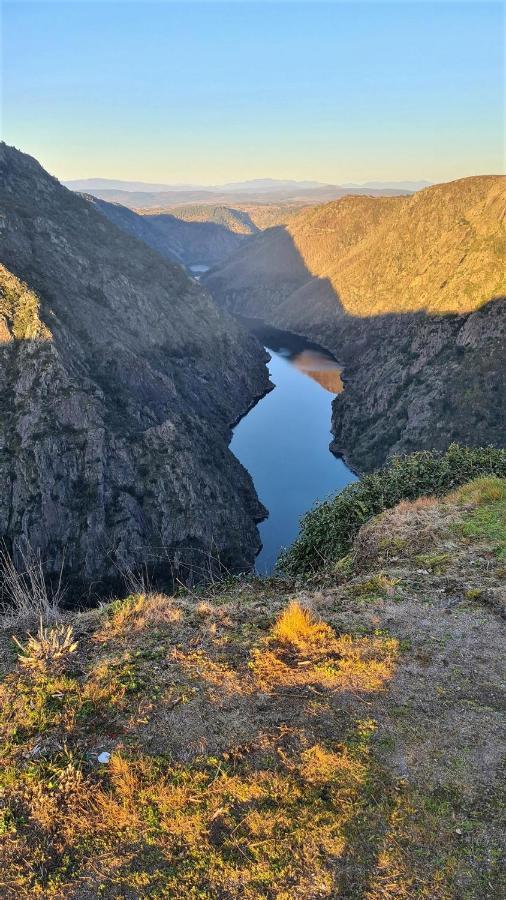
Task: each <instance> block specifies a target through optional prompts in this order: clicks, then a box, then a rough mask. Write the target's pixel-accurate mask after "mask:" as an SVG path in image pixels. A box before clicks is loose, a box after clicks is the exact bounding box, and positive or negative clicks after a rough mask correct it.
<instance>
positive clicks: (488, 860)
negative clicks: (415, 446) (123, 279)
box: [0, 478, 506, 900]
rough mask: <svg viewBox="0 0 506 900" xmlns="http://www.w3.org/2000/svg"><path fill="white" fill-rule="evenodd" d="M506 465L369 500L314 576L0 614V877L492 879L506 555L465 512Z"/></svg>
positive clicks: (451, 896) (77, 898)
mask: <svg viewBox="0 0 506 900" xmlns="http://www.w3.org/2000/svg"><path fill="white" fill-rule="evenodd" d="M438 484H439V483H438ZM505 487H506V483H505V482H504V481H502V482H501V481H500V480H499V479H497V478H488V479H481V480H480V481H479V482H475V483H474V484H473V485H472V486H471V487H470V488H467V489H465V491H463V492H457V493H454V494H453V495H452V496H450V497H447V498H446V499H444V500H443V501H436V500H433V501H431V502H428V501H423V502H422V501H415V502H413V503H403V504H401V505H400V506H398V507H396V508H395V509H392V510H389V511H387V512H385V513H384V514H383V515H382V516H381V517H379V519H377V520H375V521H374V522H371V523H370V524H369V525H367V526H366V527H365V528H364V529H362V531H361V532H360V534H359V536H358V538H357V541H356V544H355V547H354V551H353V554H352V555H351V557H350V560H349V563H348V566H347V574H346V576H344V575H343V573H342V571H341V572H340V571H338V572H335V571H334V572H331V571H329V572H328V573H327V581H326V582H323V587H322V584H320V585H318V590H316V591H312V590H311V588H310V586H308V585H307V584H306V585H304V588H303V590H302V591H300V593H297V589H296V588H295V587H294V585H293V584H292V583H290V582H287V581H283V580H275V579H269V580H261V579H251V580H249V581H244V580H243V581H240V580H236V581H231V582H230V583H228V584H222V585H215V587H214V588H213V589H207V590H206V591H201V592H200V593H199V594H197V595H196V594H191V593H180V594H179V595H177V596H174V597H167V596H163V595H144V594H138V595H133V596H130V597H128V598H126V599H125V600H122V601H116V602H115V603H111V604H109V605H107V606H104V607H102V608H101V609H98V610H92V611H89V612H86V613H81V614H78V615H76V614H74V615H70V614H68V615H67V616H66V619H67V621H66V622H64V623H62V625H61V626H59V627H56V628H49V629H41V630H40V631H39V633H38V635H35V636H34V638H33V639H32V640H31V641H28V640H27V637H26V635H23V633H22V632H21V631H20V630H18V631H17V634H16V637H17V639H18V641H19V644H17V645H16V644H14V642H13V641H12V638H11V632H10V631H7V632H4V633H3V634H2V633H1V632H0V672H3V678H2V680H1V682H0V709H1V713H0V736H1V741H2V743H1V746H0V789H1V795H2V812H1V814H0V854H1V869H0V885H1V893H2V897H5V898H6V900H22V898H33V897H40V898H44V900H49V898H54V900H98V898H105V900H113V898H118V897H129V898H132V900H137V898H139V900H140V898H160V900H162V898H167V900H168V898H170V900H190V898H196V897H198V898H201V900H215V898H217V897H220V898H224V900H235V898H236V897H242V898H244V900H261V898H262V900H265V898H267V900H315V898H318V900H335V898H336V897H342V898H349V900H363V898H364V897H367V898H368V900H490V898H492V897H494V898H495V897H499V896H502V889H503V887H504V884H503V883H502V882H501V865H500V863H501V833H500V821H501V819H500V817H501V808H502V807H501V803H502V788H501V773H500V763H501V752H502V738H501V731H502V733H504V731H503V729H504V715H503V710H504V707H503V706H501V698H500V694H499V690H498V688H497V685H498V684H499V682H500V679H501V677H502V673H501V669H503V668H504V659H505V658H506V654H504V648H503V641H502V635H501V632H500V629H499V628H498V624H499V622H500V620H499V619H498V616H497V611H496V609H497V598H498V597H499V595H500V592H501V579H502V580H503V579H504V566H503V565H501V561H500V559H499V558H497V556H496V555H495V550H494V548H495V547H496V546H497V542H498V536H497V533H496V529H495V526H494V528H493V534H492V535H491V536H490V533H489V529H488V526H483V527H482V528H481V530H480V533H479V534H475V535H473V536H472V537H470V536H468V535H466V534H464V533H463V529H465V523H466V522H469V521H471V520H472V519H473V517H476V516H478V515H479V516H481V517H482V520H483V521H484V520H485V519H486V520H487V521H489V519H490V517H494V516H495V513H496V512H497V505H498V504H501V503H503V502H504V495H505ZM480 527H481V526H480ZM443 570H444V572H443ZM502 583H503V582H502ZM68 626H70V629H69V627H68ZM19 645H21V647H20V646H19ZM76 645H77V646H76ZM22 648H25V649H24V650H23V649H22Z"/></svg>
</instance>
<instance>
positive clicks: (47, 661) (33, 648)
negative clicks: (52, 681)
mask: <svg viewBox="0 0 506 900" xmlns="http://www.w3.org/2000/svg"><path fill="white" fill-rule="evenodd" d="M13 640H14V642H15V643H16V644H17V646H18V648H19V650H20V653H19V656H18V661H19V663H20V664H21V665H22V666H24V667H25V668H26V669H31V670H32V671H39V672H48V671H51V672H52V673H53V674H54V673H55V672H58V671H61V670H62V669H63V668H64V667H65V665H66V663H67V661H68V658H69V656H70V655H71V654H72V653H75V651H76V650H77V641H74V629H73V628H72V625H55V626H54V627H53V628H45V627H44V626H43V624H42V620H41V622H40V626H39V630H38V632H37V635H36V636H35V637H34V636H33V635H31V634H30V635H29V636H28V641H27V642H26V644H24V645H23V644H21V643H20V641H18V639H17V638H13Z"/></svg>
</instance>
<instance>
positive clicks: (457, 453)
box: [276, 444, 506, 575]
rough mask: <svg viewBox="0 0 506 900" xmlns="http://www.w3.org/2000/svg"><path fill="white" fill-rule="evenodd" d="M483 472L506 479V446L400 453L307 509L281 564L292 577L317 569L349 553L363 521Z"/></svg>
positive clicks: (435, 493) (279, 564) (278, 567)
mask: <svg viewBox="0 0 506 900" xmlns="http://www.w3.org/2000/svg"><path fill="white" fill-rule="evenodd" d="M479 475H498V476H499V477H502V478H504V477H506V450H504V449H497V448H495V447H460V446H459V445H458V444H452V445H451V446H450V447H449V448H448V450H447V451H446V452H445V453H438V452H435V451H430V450H422V451H420V452H419V453H412V454H411V455H409V456H399V457H395V458H394V459H393V460H392V461H391V462H390V464H389V465H388V466H386V467H385V468H383V469H379V470H378V471H377V472H373V473H372V474H370V475H365V476H364V477H363V478H362V479H361V480H360V481H357V482H355V483H354V484H350V485H348V487H346V488H345V489H344V490H343V491H341V493H340V494H337V495H336V496H335V497H332V498H330V499H328V500H325V501H324V502H323V503H321V504H319V505H318V506H316V507H315V508H314V509H312V510H310V511H309V512H308V513H306V515H305V516H304V517H303V518H302V519H301V529H300V534H299V536H298V538H297V540H296V541H295V542H294V543H293V544H292V545H291V547H288V548H287V549H285V550H284V551H283V552H282V553H281V555H280V557H279V559H278V562H277V564H276V568H277V569H278V570H279V571H283V572H284V573H286V574H287V575H308V574H311V573H313V572H317V571H318V570H319V569H322V568H324V567H325V566H327V565H328V564H329V563H333V562H336V561H337V560H338V559H341V557H343V556H345V555H346V554H347V553H348V552H349V549H350V546H351V544H352V542H353V539H354V537H355V535H356V534H357V532H358V530H359V528H360V527H361V525H363V524H364V522H367V521H368V519H371V518H372V517H373V516H375V515H377V514H378V513H380V512H382V511H383V510H384V509H388V508H389V507H392V506H395V505H396V504H397V503H399V502H400V501H401V500H415V499H416V498H417V497H423V496H428V495H435V496H443V495H444V494H447V493H448V492H449V491H451V490H452V489H453V488H456V487H459V486H460V485H462V484H465V483H466V482H467V481H470V480H471V479H472V478H477V477H478V476H479Z"/></svg>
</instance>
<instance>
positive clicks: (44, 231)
mask: <svg viewBox="0 0 506 900" xmlns="http://www.w3.org/2000/svg"><path fill="white" fill-rule="evenodd" d="M0 176H1V178H0V185H1V187H0V214H1V219H0V221H1V228H2V242H1V253H0V262H1V263H2V266H1V269H0V341H1V343H0V410H1V416H0V449H1V453H0V483H1V485H2V490H1V492H0V538H1V539H2V540H5V541H6V542H7V545H8V547H11V548H12V549H13V553H14V556H15V558H16V560H17V561H18V562H20V559H21V555H22V553H23V550H24V548H25V547H26V544H27V542H28V543H29V544H30V546H31V548H32V550H33V551H34V552H35V551H38V552H40V554H41V558H42V560H43V561H44V565H45V567H46V571H47V572H48V573H49V574H55V573H57V572H58V571H59V568H60V566H61V565H62V564H63V565H64V574H65V578H69V579H74V581H75V582H78V583H79V590H85V589H89V590H90V591H91V592H93V591H95V590H99V588H101V587H104V586H105V585H106V584H107V583H108V582H110V581H114V580H118V572H119V570H121V569H122V568H125V567H128V568H130V569H136V568H138V567H139V566H140V565H141V564H144V563H147V564H148V565H149V567H150V568H152V569H153V570H158V573H159V575H160V576H161V577H163V578H164V579H165V580H170V577H171V574H174V572H178V571H179V572H180V573H181V574H182V575H184V573H185V572H186V571H187V570H188V569H190V570H193V574H194V575H195V576H198V575H199V573H202V568H204V569H205V568H206V567H209V565H212V563H211V562H210V558H209V554H212V556H213V558H216V557H218V556H219V557H220V558H221V560H222V562H223V563H224V564H225V565H227V566H228V567H229V568H231V569H240V570H244V568H247V567H248V566H249V565H250V564H251V563H252V562H253V559H254V556H255V551H256V550H257V549H258V547H259V538H258V534H257V531H256V527H255V521H257V520H258V519H259V518H260V517H261V516H262V515H263V512H264V511H263V508H262V507H261V506H260V504H259V502H258V500H257V497H256V494H255V491H254V488H253V485H252V483H251V479H250V478H249V475H248V474H247V473H246V471H245V470H244V469H243V468H242V466H241V465H240V464H239V463H238V462H237V460H236V459H235V457H233V456H232V454H231V453H230V452H229V450H228V446H227V445H228V441H229V439H230V425H231V423H233V422H235V421H236V420H237V418H238V417H239V416H240V415H241V414H242V413H244V412H245V410H246V409H247V408H248V407H249V406H250V405H251V403H253V402H254V401H255V399H257V398H258V397H259V396H260V395H261V394H262V393H263V392H264V391H265V390H266V387H267V374H266V369H265V366H264V355H263V353H262V352H261V351H260V350H259V347H258V344H257V343H256V342H255V341H254V340H253V339H251V338H249V337H248V336H247V335H246V334H245V333H244V332H243V331H242V330H241V329H240V328H239V327H238V326H237V325H236V323H234V322H233V321H232V320H231V319H229V318H228V317H227V316H226V315H222V314H220V313H219V312H218V311H217V310H216V308H215V306H214V305H213V304H212V303H211V302H210V300H209V298H208V296H207V295H206V294H205V292H204V291H203V290H202V288H201V287H199V286H198V285H197V284H196V283H195V282H194V281H193V280H191V279H189V278H188V276H187V275H186V274H185V272H184V270H183V269H182V268H181V267H180V266H176V265H172V264H170V263H168V262H167V261H166V260H164V259H163V258H162V257H161V256H160V255H159V254H158V253H155V252H154V251H153V250H151V249H150V248H149V247H147V246H146V245H145V244H144V243H142V242H140V241H138V240H136V239H134V238H133V237H129V236H127V235H125V234H124V233H123V232H122V231H120V230H119V229H118V228H117V227H116V226H115V225H113V224H111V223H110V222H108V221H107V219H105V218H104V216H103V215H102V214H101V213H99V212H98V211H97V210H96V208H95V205H94V204H92V203H90V202H87V201H86V200H85V199H83V198H82V197H80V196H78V195H76V194H73V193H72V192H70V191H68V190H67V189H66V188H64V187H62V186H61V185H60V184H59V183H58V182H57V181H56V180H55V179H53V178H51V177H50V176H49V175H48V174H47V173H46V172H44V170H43V169H42V168H41V167H40V166H39V164H38V163H37V162H36V161H35V160H34V159H32V158H31V157H29V156H26V155H24V154H22V153H20V152H18V151H17V150H14V149H12V148H9V147H7V146H5V145H4V144H2V145H0Z"/></svg>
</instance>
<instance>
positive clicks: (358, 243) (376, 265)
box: [215, 175, 506, 317]
mask: <svg viewBox="0 0 506 900" xmlns="http://www.w3.org/2000/svg"><path fill="white" fill-rule="evenodd" d="M505 214H506V180H505V179H504V178H501V177H499V176H493V175H490V176H478V177H473V178H465V179H461V180H459V181H452V182H449V183H447V184H441V185H435V186H433V187H430V188H426V189H425V190H423V191H420V192H418V193H416V194H414V195H413V196H410V197H388V198H371V197H345V198H343V199H342V200H337V201H335V202H333V203H328V204H326V205H324V206H318V207H316V208H312V209H310V210H308V211H302V212H301V213H299V214H298V215H297V216H295V217H294V218H293V219H291V220H290V221H288V224H287V225H286V228H285V229H279V230H278V231H277V232H267V233H265V234H263V235H262V236H260V237H259V238H257V239H256V241H254V242H251V243H250V244H249V245H248V246H245V247H244V248H242V250H241V252H240V253H238V254H236V255H235V256H234V258H233V259H231V260H230V261H229V262H228V263H227V264H226V265H225V266H223V267H222V268H221V269H220V272H219V273H218V275H217V276H216V279H215V280H216V282H218V281H221V282H223V283H225V282H226V283H227V285H229V286H230V288H231V289H233V288H234V287H237V288H244V287H246V286H247V285H248V283H249V281H250V280H251V283H252V284H253V285H257V284H258V273H259V272H260V276H261V277H264V278H265V279H269V280H270V282H271V284H272V283H274V282H275V281H276V280H279V279H283V277H285V273H286V276H290V275H291V277H292V278H293V280H294V282H296V285H295V284H294V288H296V287H302V286H303V285H305V284H307V282H308V281H309V280H310V278H311V276H314V277H316V278H320V279H329V282H330V284H331V286H332V288H333V290H334V292H335V295H336V301H337V299H338V300H339V302H340V303H341V304H342V307H343V308H344V310H345V311H346V312H347V313H349V314H352V315H354V316H361V317H363V316H372V315H378V314H383V313H397V312H402V313H406V312H415V311H419V310H423V311H425V312H430V313H466V312H470V311H472V310H474V309H476V308H477V307H479V306H481V305H482V304H483V303H485V302H486V301H487V300H490V299H492V298H493V297H497V296H500V295H501V294H502V293H504V291H505V290H506V276H505V265H504V262H505V254H506V231H505ZM295 302H296V301H295V299H294V303H295ZM304 302H305V304H308V303H309V304H310V303H311V288H310V290H309V291H307V290H306V291H305V299H304Z"/></svg>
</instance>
